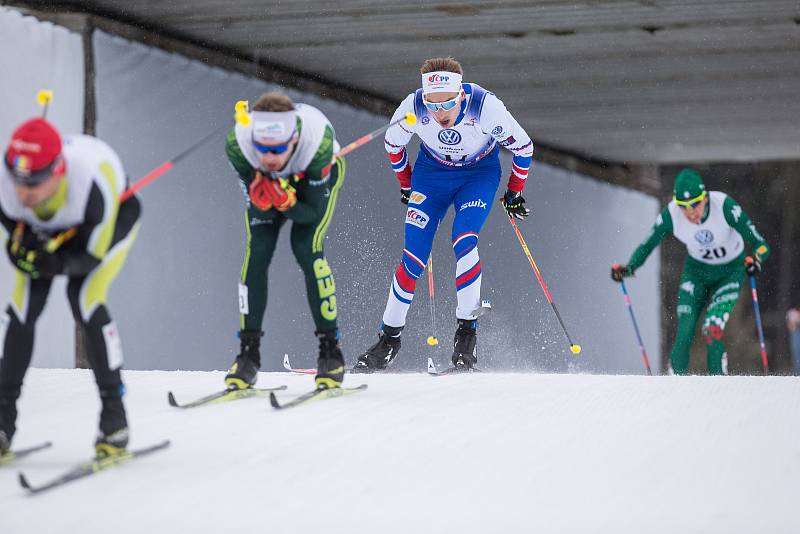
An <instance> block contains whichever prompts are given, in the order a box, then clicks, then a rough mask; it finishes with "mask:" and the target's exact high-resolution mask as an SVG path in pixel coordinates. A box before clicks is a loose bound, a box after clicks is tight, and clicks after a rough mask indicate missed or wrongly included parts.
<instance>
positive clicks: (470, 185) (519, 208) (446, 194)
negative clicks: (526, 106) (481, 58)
mask: <svg viewBox="0 0 800 534" xmlns="http://www.w3.org/2000/svg"><path fill="white" fill-rule="evenodd" d="M421 73H422V88H420V89H417V90H416V91H415V92H413V93H411V94H410V95H408V97H406V99H405V100H403V102H402V103H401V104H400V106H399V107H398V108H397V111H395V114H394V116H393V117H392V121H395V120H398V119H400V118H401V117H403V116H404V115H406V114H407V113H408V112H413V113H414V114H415V115H416V116H417V122H416V124H414V125H413V126H409V125H408V124H407V123H405V122H399V123H398V124H397V125H396V126H393V127H391V128H389V129H388V130H387V132H386V137H385V145H386V151H387V152H388V153H389V160H390V161H391V163H392V169H393V170H394V172H395V174H396V175H397V178H398V180H399V182H400V191H401V200H402V202H403V203H406V204H408V211H407V212H406V222H405V248H404V249H403V255H402V259H401V260H400V264H399V265H398V267H397V269H396V271H395V273H394V277H393V279H392V285H391V289H390V290H389V300H388V302H387V303H386V309H385V311H384V314H383V324H382V328H381V332H380V334H379V339H378V342H377V343H376V344H375V345H373V346H372V347H370V348H369V349H367V351H366V352H365V353H364V354H362V355H361V356H359V358H358V362H357V363H356V365H355V368H354V370H356V371H373V370H382V369H385V368H386V366H387V365H388V364H389V363H391V362H392V361H393V360H394V358H395V357H396V356H397V352H398V351H399V349H400V333H401V331H402V329H403V327H404V326H405V323H406V314H407V312H408V308H409V306H410V305H411V300H412V299H413V297H414V290H415V289H416V281H417V279H418V278H419V277H420V276H421V275H422V272H423V270H424V269H425V265H426V264H427V262H428V256H429V254H430V252H431V246H432V244H433V238H434V236H435V235H436V230H437V228H438V227H439V223H440V222H441V221H442V219H443V218H444V216H445V213H446V212H447V210H448V209H449V207H450V206H451V205H452V206H453V208H454V209H455V219H454V220H453V229H452V244H453V252H454V253H455V256H456V273H455V278H456V291H457V297H458V306H457V308H456V319H457V321H458V328H457V330H456V334H455V340H454V350H453V358H452V359H453V365H455V366H456V367H457V368H463V369H469V368H471V367H472V366H473V365H474V364H475V363H476V361H477V352H476V344H477V337H476V328H477V323H478V322H477V317H478V315H479V314H480V311H481V298H480V287H481V263H480V257H479V255H478V237H479V235H480V231H481V227H482V226H483V223H484V222H485V221H486V217H487V216H488V215H489V210H490V209H491V207H492V199H493V198H494V195H495V192H496V191H497V187H498V185H499V184H500V176H501V172H502V171H501V168H500V155H499V154H500V148H499V147H500V146H503V147H505V148H506V149H508V150H510V151H511V152H512V153H513V154H514V159H513V164H512V169H511V175H510V176H509V179H508V185H507V190H506V193H505V195H504V196H503V200H502V202H503V206H504V207H505V209H506V211H507V212H508V214H509V216H513V217H517V218H519V219H522V218H524V217H526V216H527V215H528V214H529V212H530V210H528V209H527V208H526V207H525V199H524V198H522V196H521V195H520V193H521V191H522V189H523V187H524V186H525V179H526V178H527V176H528V170H529V168H530V165H531V160H532V155H533V143H532V142H531V139H530V137H528V134H527V133H525V130H523V129H522V127H521V126H520V125H519V123H518V122H517V121H516V120H515V119H514V117H512V116H511V114H510V113H509V112H508V111H507V110H506V107H505V106H504V105H503V102H502V101H501V100H500V99H499V98H497V97H496V96H495V95H494V94H493V93H490V92H488V91H487V90H485V89H483V88H482V87H481V86H479V85H477V84H474V83H462V75H463V71H462V69H461V65H460V64H459V63H458V62H457V61H456V60H454V59H452V58H433V59H429V60H427V61H426V62H425V64H424V65H423V66H422V69H421ZM414 134H417V135H418V136H419V138H420V140H421V145H420V150H419V154H418V155H417V160H416V163H415V164H414V167H413V171H412V167H411V164H410V163H409V161H408V153H407V151H406V145H407V144H408V143H409V141H411V137H412V136H413V135H414Z"/></svg>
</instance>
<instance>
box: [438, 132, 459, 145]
mask: <svg viewBox="0 0 800 534" xmlns="http://www.w3.org/2000/svg"><path fill="white" fill-rule="evenodd" d="M439 141H441V142H442V143H444V144H446V145H457V144H458V143H460V142H461V134H460V133H458V132H457V131H456V130H453V129H450V128H448V129H446V130H442V131H441V132H439Z"/></svg>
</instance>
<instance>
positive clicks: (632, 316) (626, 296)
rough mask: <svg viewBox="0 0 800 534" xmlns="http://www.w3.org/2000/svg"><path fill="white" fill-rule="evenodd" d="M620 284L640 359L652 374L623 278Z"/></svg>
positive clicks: (651, 374)
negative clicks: (639, 351) (637, 344)
mask: <svg viewBox="0 0 800 534" xmlns="http://www.w3.org/2000/svg"><path fill="white" fill-rule="evenodd" d="M618 267H619V264H618V263H615V264H614V268H615V269H616V268H618ZM620 286H621V287H622V295H623V298H624V299H625V306H627V307H628V313H630V314H631V321H632V322H633V329H634V330H635V331H636V339H638V340H639V348H640V349H641V350H642V360H644V366H645V368H646V369H647V374H648V375H650V376H653V372H652V371H651V370H650V360H649V359H648V358H647V351H646V350H645V349H644V342H643V341H642V334H641V333H640V332H639V325H638V324H636V317H635V316H634V315H633V305H632V304H631V297H630V295H628V288H626V287H625V280H620Z"/></svg>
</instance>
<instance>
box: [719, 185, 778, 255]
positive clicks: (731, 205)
mask: <svg viewBox="0 0 800 534" xmlns="http://www.w3.org/2000/svg"><path fill="white" fill-rule="evenodd" d="M722 213H724V214H725V220H726V221H727V222H728V224H729V225H731V227H732V228H733V229H734V230H736V231H737V232H739V234H740V235H741V236H742V238H744V240H745V241H747V242H748V243H749V244H750V247H752V249H753V251H754V252H753V253H754V255H755V257H756V259H757V260H758V261H759V262H763V261H764V260H766V259H767V257H768V256H769V253H770V248H769V244H767V241H766V239H764V237H763V236H762V235H761V234H760V233H759V232H758V230H756V225H755V224H753V221H751V220H750V217H748V216H747V213H745V212H744V210H743V209H742V207H741V206H739V204H738V203H737V202H736V201H735V200H733V199H732V198H731V197H729V196H726V197H725V201H724V202H723V204H722Z"/></svg>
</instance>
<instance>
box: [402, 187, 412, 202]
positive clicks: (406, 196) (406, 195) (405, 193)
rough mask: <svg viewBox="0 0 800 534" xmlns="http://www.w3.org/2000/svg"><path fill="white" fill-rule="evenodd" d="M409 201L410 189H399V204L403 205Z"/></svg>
mask: <svg viewBox="0 0 800 534" xmlns="http://www.w3.org/2000/svg"><path fill="white" fill-rule="evenodd" d="M410 199H411V188H408V189H405V188H403V187H401V188H400V202H402V203H403V204H408V201H409V200H410Z"/></svg>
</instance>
